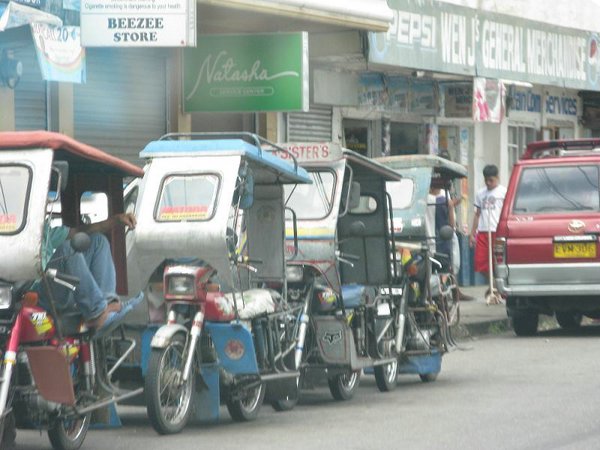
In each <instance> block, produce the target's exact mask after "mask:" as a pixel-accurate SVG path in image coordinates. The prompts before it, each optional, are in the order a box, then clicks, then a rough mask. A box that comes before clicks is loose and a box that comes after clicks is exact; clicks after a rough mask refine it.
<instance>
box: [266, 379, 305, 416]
mask: <svg viewBox="0 0 600 450" xmlns="http://www.w3.org/2000/svg"><path fill="white" fill-rule="evenodd" d="M299 396H300V377H297V378H296V388H295V389H293V390H292V392H290V393H289V395H288V396H287V397H285V398H280V399H277V400H274V401H272V402H271V406H272V407H273V409H274V410H275V411H277V412H282V411H291V410H292V409H294V408H295V407H296V405H297V404H298V397H299Z"/></svg>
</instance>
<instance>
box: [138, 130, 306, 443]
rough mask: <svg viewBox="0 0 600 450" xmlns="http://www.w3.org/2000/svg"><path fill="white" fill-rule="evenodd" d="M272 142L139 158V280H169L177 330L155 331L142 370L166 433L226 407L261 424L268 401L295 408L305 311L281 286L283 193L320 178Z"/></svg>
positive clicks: (169, 316) (235, 142) (252, 140)
mask: <svg viewBox="0 0 600 450" xmlns="http://www.w3.org/2000/svg"><path fill="white" fill-rule="evenodd" d="M272 145H273V144H271V143H267V142H266V141H264V140H263V139H261V138H259V137H258V136H256V135H253V134H248V133H236V134H233V135H232V134H222V133H202V134H200V133H195V134H192V135H179V134H175V135H167V136H165V137H163V138H161V140H159V141H155V142H151V143H149V144H148V145H147V146H146V148H145V149H144V150H143V151H142V152H141V154H140V156H141V157H142V158H145V159H146V160H147V162H148V163H147V166H146V172H145V175H144V178H143V179H142V181H141V183H140V191H139V194H138V200H137V205H136V211H137V218H138V224H137V227H136V229H135V230H134V232H133V233H132V241H131V248H130V253H129V255H128V259H129V261H130V265H129V269H130V270H129V275H130V280H131V283H133V282H134V280H137V281H138V282H141V283H142V284H145V283H147V281H148V280H151V279H152V274H154V277H157V276H158V277H159V279H160V277H161V276H162V281H163V286H164V295H163V299H162V300H164V304H163V305H161V307H162V308H165V307H166V311H165V315H166V324H163V325H160V326H159V327H158V329H156V328H155V329H154V330H153V331H152V332H150V333H151V334H152V336H151V338H150V339H147V340H146V341H145V342H147V344H146V346H147V347H148V349H147V351H146V355H147V356H146V357H145V358H144V357H143V358H142V360H141V361H140V365H142V368H141V370H140V371H139V372H140V373H141V374H143V380H140V382H142V381H143V384H144V387H145V393H146V403H147V405H146V406H147V412H148V417H149V419H150V422H151V424H152V426H153V427H154V429H155V430H156V431H157V432H158V433H160V434H172V433H177V432H179V431H180V430H181V429H183V427H185V425H186V424H187V423H188V421H189V420H190V419H191V418H196V419H198V420H211V421H214V420H217V419H218V418H219V405H220V404H221V403H225V404H226V405H227V408H228V410H229V413H230V415H231V417H232V418H233V419H234V420H236V421H248V420H252V419H254V418H255V417H257V415H258V412H259V410H260V407H261V405H262V403H263V400H265V399H266V401H268V402H270V403H272V405H273V407H274V408H275V409H277V410H286V409H290V408H291V407H293V405H294V404H295V401H294V399H295V398H296V397H297V392H296V391H297V384H298V383H297V379H298V376H299V373H298V371H297V369H296V367H294V365H293V354H292V353H293V349H294V347H295V339H296V338H295V333H296V331H295V329H296V323H297V317H298V316H299V314H300V311H301V308H300V307H298V306H293V305H291V304H289V303H288V301H287V296H286V292H285V291H284V290H283V291H282V290H281V289H280V286H281V285H283V284H284V283H285V266H286V262H285V252H284V242H285V236H284V233H285V225H284V223H285V222H284V217H285V208H284V205H283V186H284V185H296V184H304V183H310V178H309V177H308V174H307V173H306V171H305V170H304V169H302V168H301V167H298V165H297V164H290V163H288V162H286V161H283V160H282V159H280V158H278V157H277V156H275V155H274V154H273V152H272V151H269V150H268V149H270V148H271V146H272ZM279 150H281V149H279ZM290 214H293V212H290ZM157 267H158V269H157ZM159 303H160V302H159ZM146 331H147V329H146ZM142 351H144V349H142Z"/></svg>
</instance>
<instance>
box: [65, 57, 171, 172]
mask: <svg viewBox="0 0 600 450" xmlns="http://www.w3.org/2000/svg"><path fill="white" fill-rule="evenodd" d="M86 60H87V63H86V71H87V82H86V83H85V84H80V85H75V88H74V111H75V137H76V138H77V139H78V140H81V141H82V142H85V143H87V144H90V145H93V146H96V147H98V148H100V149H102V150H104V151H106V152H108V153H111V154H113V155H115V156H118V157H120V158H122V159H125V160H128V161H131V162H133V163H134V164H138V165H139V164H141V161H140V159H139V152H140V151H141V150H142V149H143V148H144V147H145V145H146V144H147V143H148V142H150V141H152V140H155V139H157V138H159V137H160V136H162V135H163V134H165V132H166V127H167V99H166V92H167V84H166V59H165V53H164V51H163V50H160V49H159V50H154V49H149V50H146V49H106V48H102V49H87V52H86Z"/></svg>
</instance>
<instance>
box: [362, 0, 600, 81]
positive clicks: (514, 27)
mask: <svg viewBox="0 0 600 450" xmlns="http://www.w3.org/2000/svg"><path fill="white" fill-rule="evenodd" d="M388 5H389V6H390V8H392V9H393V10H394V22H393V24H392V26H390V28H389V30H388V31H387V33H369V44H370V45H369V62H371V63H380V64H385V65H394V66H399V65H401V66H404V67H412V68H415V69H423V70H433V71H440V72H449V73H462V74H465V75H472V76H479V77H486V78H509V79H513V80H521V81H527V82H531V83H539V84H549V85H557V86H562V87H567V88H574V89H589V90H600V52H599V51H598V44H599V43H600V42H599V41H600V39H599V38H598V36H597V35H596V34H594V33H591V32H587V31H580V30H575V29H569V28H564V27H558V26H551V25H548V24H544V23H541V22H534V21H530V20H525V19H520V18H517V17H513V16H507V15H503V14H495V13H491V12H486V11H481V10H476V9H471V8H467V7H462V6H456V5H450V4H448V3H445V2H439V1H435V0H388Z"/></svg>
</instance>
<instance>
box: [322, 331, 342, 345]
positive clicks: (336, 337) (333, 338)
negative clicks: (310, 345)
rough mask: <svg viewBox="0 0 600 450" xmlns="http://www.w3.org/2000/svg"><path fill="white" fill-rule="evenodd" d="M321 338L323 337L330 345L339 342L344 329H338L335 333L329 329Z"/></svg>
mask: <svg viewBox="0 0 600 450" xmlns="http://www.w3.org/2000/svg"><path fill="white" fill-rule="evenodd" d="M321 339H323V340H324V341H325V342H327V343H328V344H329V345H333V344H335V343H336V342H339V341H341V340H342V331H341V330H340V331H336V332H334V333H332V332H330V331H328V332H326V333H325V334H324V335H323V337H322V338H321Z"/></svg>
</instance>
